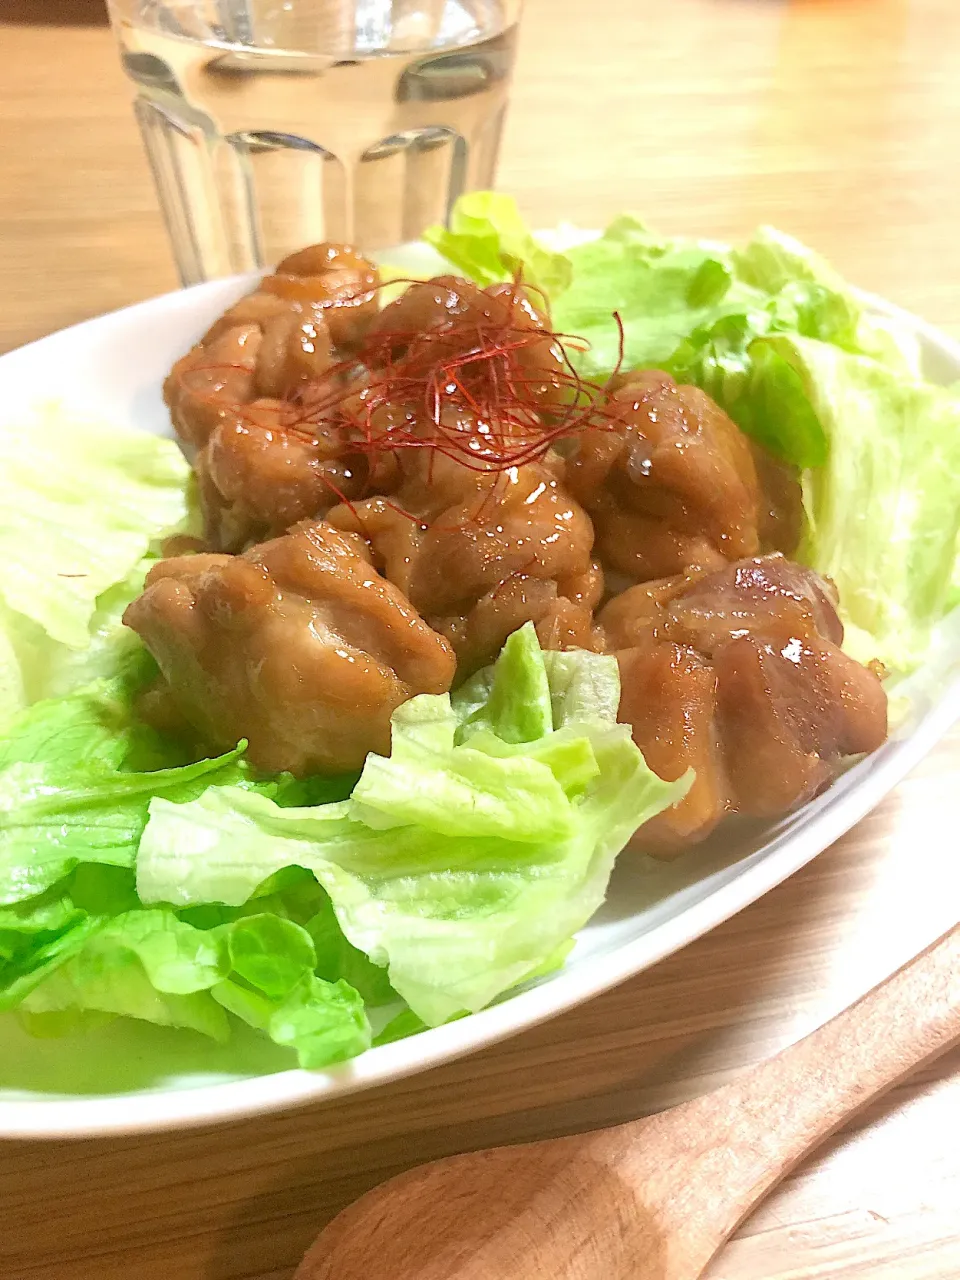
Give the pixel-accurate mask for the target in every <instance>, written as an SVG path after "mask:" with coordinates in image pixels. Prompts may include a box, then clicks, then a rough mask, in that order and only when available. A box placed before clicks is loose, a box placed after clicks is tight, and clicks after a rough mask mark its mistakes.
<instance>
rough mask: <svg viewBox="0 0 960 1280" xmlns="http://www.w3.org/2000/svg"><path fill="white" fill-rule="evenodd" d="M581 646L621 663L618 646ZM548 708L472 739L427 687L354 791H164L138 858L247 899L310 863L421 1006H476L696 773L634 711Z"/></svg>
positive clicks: (574, 920)
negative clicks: (307, 800) (541, 720)
mask: <svg viewBox="0 0 960 1280" xmlns="http://www.w3.org/2000/svg"><path fill="white" fill-rule="evenodd" d="M531 637H532V641H531ZM531 643H535V635H533V632H532V629H531V630H530V631H529V632H528V633H527V636H526V638H525V639H524V641H523V644H524V645H525V646H530V645H531ZM515 656H516V655H515V654H512V655H510V656H509V657H507V656H505V657H504V658H503V659H502V660H503V661H504V662H505V663H506V662H512V661H513V660H514V659H515ZM578 656H579V661H580V662H581V663H583V664H586V665H591V664H594V663H597V662H600V663H602V665H603V670H604V673H605V674H604V679H608V678H609V674H610V665H609V660H607V659H604V658H598V657H597V655H594V654H585V653H584V654H580V655H578ZM570 661H571V662H572V659H571V660H570ZM541 662H543V658H542V655H541ZM568 665H569V664H568ZM544 667H545V668H546V664H544ZM493 683H494V684H495V683H496V675H495V674H494V677H493ZM564 683H565V687H566V688H568V689H569V687H570V686H571V685H572V684H573V683H574V681H573V680H572V678H571V676H570V672H569V670H567V671H566V672H565V675H564ZM580 683H581V684H583V685H585V686H589V684H590V683H591V681H589V680H586V681H581V682H580ZM593 683H594V684H596V683H597V682H596V681H594V682H593ZM548 692H549V677H548ZM550 705H551V699H550V698H549V697H548V700H547V714H548V715H549V714H550ZM411 706H412V707H413V712H411V711H410V710H409V709H410V708H411ZM444 707H445V711H443V708H444ZM442 711H443V713H442V714H441V712H442ZM547 723H548V724H549V732H548V733H547V734H546V735H545V736H544V737H542V738H538V739H536V740H534V741H533V742H532V743H529V744H526V745H525V744H522V743H510V742H506V741H504V740H503V739H500V738H498V737H497V736H496V734H494V733H493V732H492V731H491V730H490V729H489V728H485V729H483V730H478V731H477V733H476V734H475V735H474V736H473V737H471V738H470V739H469V740H468V742H467V743H466V744H464V745H460V746H458V745H455V741H454V740H455V734H456V731H457V728H458V718H457V716H456V714H455V713H454V711H453V710H452V708H451V707H450V704H449V700H448V699H446V698H428V699H426V700H424V699H423V698H418V699H414V700H413V702H412V704H407V711H406V713H405V714H400V715H399V716H397V717H396V718H395V720H394V724H393V744H394V745H393V751H392V754H391V757H390V759H389V760H388V761H386V762H384V761H383V760H382V759H380V758H378V757H371V758H370V759H368V761H367V765H366V766H365V768H364V772H363V775H361V780H360V783H359V784H358V787H357V790H356V792H355V794H354V798H352V799H351V800H349V801H346V802H341V803H334V804H327V805H321V806H318V807H316V808H300V809H291V808H281V807H279V806H278V805H277V804H275V803H274V802H273V801H272V800H270V799H269V798H268V797H266V796H263V795H258V794H256V793H254V792H251V791H249V790H241V789H238V788H236V787H220V786H212V787H209V788H208V789H207V790H206V791H204V793H203V794H202V795H201V796H199V797H198V798H197V799H196V800H194V801H193V802H191V803H188V804H174V803H170V802H168V801H167V800H165V799H163V798H160V797H158V798H156V799H154V800H153V801H152V802H151V806H150V820H149V822H148V824H147V828H146V830H145V832H144V834H143V838H142V840H141V843H140V850H139V854H138V857H137V883H138V889H139V893H140V896H141V898H142V899H143V901H144V902H148V903H149V902H158V901H167V902H170V903H172V904H174V905H175V906H188V905H190V904H199V903H206V902H222V903H226V904H233V905H237V904H240V903H244V902H246V901H247V900H248V899H250V898H251V895H253V894H254V893H255V892H256V891H257V889H258V886H260V885H262V884H263V882H265V881H267V880H268V878H269V877H271V876H273V875H275V874H276V873H277V872H278V871H280V870H281V869H282V868H285V867H290V866H293V867H301V868H306V869H307V870H309V871H311V872H313V874H314V875H315V876H316V878H317V880H318V881H319V883H320V884H321V885H322V886H323V888H324V889H325V890H326V891H327V893H328V894H329V897H330V901H331V903H332V908H333V911H334V912H335V913H336V918H337V920H338V922H339V924H340V927H341V929H342V931H343V934H344V935H345V937H346V938H347V940H348V941H349V943H350V945H351V946H352V947H354V948H356V949H357V950H358V951H360V952H362V953H364V954H365V955H366V956H367V957H368V958H369V959H370V961H372V962H373V963H374V964H375V965H378V966H383V967H386V969H387V970H388V975H389V981H390V984H391V985H392V987H393V989H394V990H395V991H396V992H398V993H399V995H400V996H401V997H403V999H405V1000H406V1001H407V1003H408V1004H409V1006H410V1008H411V1009H412V1010H413V1011H414V1013H415V1014H417V1016H419V1017H420V1018H422V1019H423V1020H424V1021H425V1022H427V1023H429V1024H431V1025H434V1024H436V1023H438V1022H442V1021H444V1020H446V1019H447V1018H449V1017H451V1016H453V1015H454V1014H456V1013H459V1012H461V1011H462V1010H474V1009H479V1008H481V1007H483V1006H484V1005H485V1004H487V1003H489V1002H490V1001H491V1000H493V999H495V998H496V997H497V996H498V995H500V994H501V993H502V992H504V991H506V990H509V989H510V988H511V987H513V986H515V985H516V984H517V983H518V982H521V981H523V980H524V979H525V978H527V977H529V976H530V975H531V974H533V973H534V972H536V971H537V970H539V969H540V967H541V966H542V965H543V964H544V963H545V962H547V961H548V960H549V959H550V957H552V956H553V955H555V954H556V952H557V949H558V948H559V947H561V946H562V945H563V944H565V943H567V942H568V940H569V939H570V938H571V937H572V935H573V934H574V933H575V932H576V930H577V929H579V928H580V927H581V926H582V925H583V924H584V923H585V922H586V921H587V920H588V919H589V918H590V916H591V915H592V914H593V912H594V911H595V910H596V909H597V907H598V906H599V905H600V903H601V901H602V900H603V897H604V894H605V892H606V887H607V882H608V879H609V875H610V871H611V868H612V865H613V860H614V858H615V856H616V854H617V853H618V852H619V850H620V849H621V848H622V847H623V845H624V844H625V843H626V841H627V840H628V839H629V838H630V836H631V835H632V834H633V832H634V831H635V830H636V828H637V827H638V826H640V825H641V824H642V823H643V822H644V821H646V820H647V819H648V818H650V817H652V816H653V815H654V814H655V813H658V812H660V811H661V810H662V809H663V808H665V807H666V806H667V805H669V804H672V803H674V802H675V801H676V800H677V799H679V798H680V797H681V796H682V795H683V794H684V792H685V790H686V787H687V785H688V780H687V779H683V780H681V781H680V782H679V783H672V784H671V783H665V782H662V781H661V780H660V779H659V778H657V777H656V776H655V775H654V774H653V773H652V772H651V771H650V770H649V769H648V768H647V766H646V765H645V763H644V761H643V757H642V756H641V754H640V752H639V751H638V750H637V748H636V746H635V745H634V744H633V742H632V740H631V738H630V733H629V729H628V728H627V727H626V726H623V725H617V724H614V723H612V722H611V721H610V720H609V719H608V720H606V721H602V720H600V719H593V720H591V721H588V722H584V723H583V724H581V725H576V724H567V725H565V726H564V727H563V728H562V729H560V730H558V731H554V730H553V728H552V717H551V719H550V720H549V722H547ZM556 739H559V742H556V741H554V740H556ZM541 754H542V758H538V756H541ZM478 759H483V760H484V763H483V765H482V766H481V765H478V764H477V760H478ZM428 760H429V761H430V767H428V766H427V761H428ZM551 765H552V766H553V767H551ZM534 766H535V767H534ZM394 768H395V769H396V773H393V772H391V770H393V769H394ZM554 769H556V770H557V772H554ZM511 772H512V773H513V775H514V776H515V778H516V786H515V788H513V790H512V791H511V789H510V788H509V787H508V786H507V785H506V782H507V779H508V778H509V776H510V774H511ZM558 775H559V776H558ZM548 777H549V778H550V779H551V782H552V783H553V784H554V785H553V786H552V787H551V786H550V784H549V783H547V782H546V778H548ZM531 779H535V787H534V789H533V790H531ZM574 779H576V785H574ZM564 782H566V783H567V786H566V787H565V786H564ZM403 783H405V784H406V785H405V786H404V785H401V784H403ZM548 789H549V794H550V795H551V804H550V806H548V805H547V804H546V803H545V802H544V800H545V797H546V795H547V793H548ZM411 792H413V793H416V792H421V793H423V794H413V795H412V796H411ZM511 796H512V801H511ZM511 803H512V804H513V806H514V809H515V812H514V816H513V824H514V825H513V828H512V834H508V830H507V823H506V818H507V813H508V810H509V808H510V805H511ZM501 814H502V815H503V816H502V818H501V816H500V815H501ZM491 815H494V816H493V817H491ZM371 818H372V819H373V823H371V821H369V819H371ZM385 819H386V820H387V821H389V822H391V823H393V824H395V825H391V826H389V827H386V826H385V824H384V820H385ZM537 823H539V832H540V834H539V836H538V835H537ZM374 824H375V825H374ZM558 832H563V833H564V834H562V835H561V834H558Z"/></svg>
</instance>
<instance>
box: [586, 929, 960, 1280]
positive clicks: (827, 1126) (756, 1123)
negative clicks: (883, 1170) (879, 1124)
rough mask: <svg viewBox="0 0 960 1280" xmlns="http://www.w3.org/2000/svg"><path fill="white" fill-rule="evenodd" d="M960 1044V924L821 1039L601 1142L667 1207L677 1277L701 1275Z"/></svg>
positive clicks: (642, 1190)
mask: <svg viewBox="0 0 960 1280" xmlns="http://www.w3.org/2000/svg"><path fill="white" fill-rule="evenodd" d="M958 1040H960V926H958V927H956V928H954V929H953V930H951V932H950V933H948V934H946V935H945V936H944V937H943V938H941V939H940V940H939V941H938V942H936V943H934V944H933V945H932V946H931V947H929V948H928V949H927V950H926V951H924V952H922V953H921V954H920V955H919V956H917V958H916V959H914V960H912V961H911V962H910V963H909V964H907V965H906V966H904V968H902V969H901V970H899V971H898V972H897V973H896V974H894V976H893V977H891V978H889V979H887V981H885V982H884V983H883V984H882V985H881V986H879V987H876V988H874V989H873V990H872V991H870V992H868V994H867V995H865V996H864V997H863V998H862V999H861V1000H858V1001H857V1003H856V1004H854V1005H851V1006H850V1008H848V1009H846V1010H844V1012H843V1013H840V1014H838V1015H837V1016H836V1017H835V1018H833V1019H832V1020H831V1021H830V1022H828V1023H826V1024H825V1025H824V1026H822V1027H820V1028H819V1030H817V1031H814V1032H813V1033H812V1034H811V1035H809V1036H807V1037H806V1038H805V1039H804V1040H801V1041H800V1042H799V1043H797V1044H795V1045H793V1046H791V1047H790V1048H788V1049H785V1050H784V1051H783V1052H782V1053H779V1054H778V1055H777V1056H776V1057H773V1058H770V1059H768V1060H767V1061H765V1062H762V1063H761V1064H760V1065H759V1066H757V1067H755V1068H753V1069H752V1070H750V1071H747V1072H745V1073H744V1074H743V1075H742V1076H740V1077H738V1078H737V1079H736V1080H735V1081H733V1082H732V1083H731V1084H729V1085H727V1086H725V1087H724V1088H722V1089H718V1090H716V1091H715V1092H714V1093H711V1094H706V1095H704V1096H703V1097H700V1098H696V1099H694V1100H693V1101H692V1102H689V1103H685V1104H684V1105H683V1106H681V1107H677V1108H675V1109H674V1110H673V1111H672V1112H665V1113H663V1114H662V1115H661V1116H656V1117H652V1118H651V1119H648V1120H646V1121H638V1122H636V1124H626V1125H622V1126H620V1127H619V1128H618V1129H615V1130H611V1131H609V1132H608V1134H606V1135H602V1134H597V1135H596V1139H597V1140H598V1141H599V1142H601V1143H603V1142H604V1141H605V1140H606V1141H609V1142H613V1143H616V1144H622V1146H620V1150H619V1151H608V1158H609V1156H613V1157H614V1159H615V1160H616V1164H617V1166H618V1170H619V1172H620V1173H621V1175H622V1176H623V1175H626V1176H627V1177H629V1179H630V1181H631V1183H633V1185H634V1186H635V1188H636V1194H637V1197H638V1199H639V1200H641V1201H642V1202H643V1203H645V1204H646V1205H647V1206H648V1208H649V1207H650V1205H651V1202H653V1203H655V1204H657V1206H658V1210H659V1215H658V1216H659V1217H660V1224H661V1227H662V1228H664V1227H665V1228H667V1229H668V1234H669V1235H670V1236H671V1237H672V1238H673V1239H674V1240H675V1241H678V1242H680V1248H679V1251H678V1252H676V1253H675V1254H674V1257H673V1264H674V1265H672V1266H670V1267H669V1268H668V1269H667V1271H666V1272H665V1275H669V1276H671V1277H674V1276H675V1277H678V1278H682V1280H690V1278H691V1277H694V1276H697V1275H699V1274H700V1271H701V1269H702V1268H703V1267H704V1266H706V1264H707V1262H708V1261H709V1260H710V1258H711V1257H712V1256H713V1254H714V1253H715V1252H716V1250H717V1249H718V1248H719V1246H720V1245H721V1244H722V1243H723V1241H724V1240H726V1239H727V1237H728V1236H729V1235H730V1234H731V1233H732V1232H733V1231H734V1230H735V1229H736V1227H737V1225H738V1224H739V1223H740V1222H741V1221H742V1219H743V1218H744V1217H745V1216H746V1215H747V1214H748V1213H749V1212H750V1210H751V1209H752V1208H753V1207H754V1206H755V1205H756V1204H757V1203H758V1201H759V1200H761V1199H762V1198H763V1196H765V1195H766V1194H767V1192H768V1191H769V1190H770V1189H771V1188H772V1187H773V1186H774V1185H775V1184H776V1183H777V1182H779V1180H780V1179H781V1178H782V1177H784V1175H785V1174H787V1173H788V1172H789V1171H790V1170H791V1169H792V1168H793V1167H794V1166H795V1165H796V1164H798V1163H799V1161H800V1160H801V1159H802V1158H803V1156H804V1155H805V1154H806V1153H807V1152H808V1151H810V1150H811V1149H812V1148H813V1147H815V1146H816V1145H817V1144H818V1143H820V1142H822V1141H823V1140H824V1139H825V1138H826V1137H828V1136H829V1135H830V1134H831V1133H833V1132H834V1131H835V1130H836V1129H838V1128H839V1127H840V1126H841V1125H842V1124H844V1123H845V1122H846V1121H847V1120H849V1119H850V1118H851V1117H852V1116H854V1115H856V1113H857V1112H858V1111H860V1110H861V1109H862V1108H863V1107H865V1106H866V1105H867V1104H868V1103H870V1102H872V1101H873V1100H874V1099H875V1098H877V1097H879V1096H880V1095H881V1094H883V1093H885V1092H886V1091H887V1090H888V1089H891V1088H892V1087H893V1086H894V1085H896V1084H897V1083H898V1082H899V1081H901V1080H903V1079H904V1078H905V1077H906V1076H908V1075H909V1074H910V1073H911V1072H913V1071H915V1070H916V1069H917V1068H919V1067H921V1066H923V1065H924V1064H925V1063H927V1062H930V1061H931V1060H932V1059H933V1058H935V1057H937V1056H938V1055H939V1054H941V1053H943V1052H944V1051H945V1050H947V1049H949V1048H950V1047H951V1046H952V1045H953V1044H955V1043H956V1042H957V1041H958ZM659 1126H662V1131H661V1133H660V1135H659V1136H660V1137H661V1138H662V1139H664V1140H665V1141H664V1143H663V1144H662V1145H661V1144H658V1142H657V1140H656V1139H657V1137H658V1127H659ZM663 1145H666V1146H667V1147H668V1149H669V1154H670V1156H671V1157H672V1159H670V1161H669V1166H670V1167H669V1168H665V1167H664V1166H663V1164H662V1163H661V1166H660V1169H659V1170H658V1169H652V1168H651V1167H650V1161H649V1159H648V1158H647V1155H646V1153H647V1152H649V1151H651V1150H658V1151H659V1155H660V1158H661V1160H662V1157H663V1154H664V1152H663ZM681 1168H682V1169H683V1171H684V1176H683V1177H682V1178H681V1177H680V1169H681ZM657 1183H659V1188H657V1187H656V1185H655V1184H657ZM652 1184H654V1185H652ZM678 1189H679V1190H678Z"/></svg>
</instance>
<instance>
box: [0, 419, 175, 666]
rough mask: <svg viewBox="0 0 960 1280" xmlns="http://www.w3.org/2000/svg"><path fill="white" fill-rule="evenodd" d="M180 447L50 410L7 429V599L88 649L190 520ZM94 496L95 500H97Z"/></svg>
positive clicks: (2, 499) (1, 485) (1, 585)
mask: <svg viewBox="0 0 960 1280" xmlns="http://www.w3.org/2000/svg"><path fill="white" fill-rule="evenodd" d="M189 475H190V468H189V465H188V463H187V462H186V460H185V459H184V457H183V455H182V454H181V452H180V450H179V449H178V447H177V446H176V444H175V443H174V442H173V441H171V440H163V439H160V438H159V437H157V436H153V435H148V434H146V433H142V432H136V431H127V430H123V429H119V428H115V427H109V426H106V425H103V424H100V423H96V422H80V421H74V420H71V419H70V418H69V417H68V416H67V415H66V414H64V413H63V412H53V411H51V412H49V413H47V414H46V415H45V416H43V417H42V418H39V419H38V420H35V421H22V422H16V423H11V422H8V423H7V424H6V425H5V426H4V428H3V429H2V430H0V557H2V560H3V564H4V574H3V580H2V582H0V600H2V601H3V603H4V604H5V605H6V607H7V608H8V609H11V610H13V611H14V612H15V613H19V614H22V615H23V616H24V617H27V618H30V619H32V620H33V621H34V622H36V623H37V624H39V625H40V626H41V627H42V628H43V630H44V631H45V632H46V633H47V634H48V635H49V636H50V637H52V638H53V639H54V640H58V641H60V643H62V644H65V645H67V646H69V647H71V648H74V649H84V648H86V647H87V645H88V644H89V640H90V623H91V621H92V619H93V616H94V613H95V611H96V607H97V600H98V597H100V596H101V595H102V594H103V593H104V592H105V591H107V590H108V589H109V588H110V587H113V586H115V585H116V584H117V583H119V582H122V581H123V580H124V579H125V578H127V576H128V575H129V574H130V573H131V572H132V571H133V570H134V568H135V566H136V565H137V564H138V563H139V562H140V561H141V560H142V559H143V558H144V556H145V555H146V554H147V551H148V550H149V548H150V546H151V544H152V543H154V542H155V541H156V540H157V539H158V538H162V537H164V536H165V535H166V534H168V533H172V532H174V531H175V530H176V529H178V528H180V527H181V526H182V525H183V523H184V521H185V520H186V518H187V514H188V510H187V485H188V480H189ZM91 495H96V498H95V500H91Z"/></svg>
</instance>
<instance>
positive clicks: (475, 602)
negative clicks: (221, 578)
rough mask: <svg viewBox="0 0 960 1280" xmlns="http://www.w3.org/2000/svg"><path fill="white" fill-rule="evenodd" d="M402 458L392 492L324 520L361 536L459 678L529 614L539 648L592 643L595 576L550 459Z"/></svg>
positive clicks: (589, 533) (578, 512)
mask: <svg viewBox="0 0 960 1280" xmlns="http://www.w3.org/2000/svg"><path fill="white" fill-rule="evenodd" d="M402 465H403V471H404V479H403V482H402V484H401V485H400V487H399V489H398V490H397V492H396V493H395V494H394V495H393V497H392V498H389V499H387V498H382V497H380V498H370V499H368V500H367V501H366V502H360V503H356V504H352V505H351V506H341V507H337V508H335V509H334V510H333V511H331V512H330V514H329V520H330V522H331V523H332V524H334V525H336V526H337V527H338V528H341V529H348V530H351V531H353V532H355V533H358V534H360V535H361V536H363V537H364V538H366V539H367V541H368V542H369V544H370V546H371V548H372V549H373V555H374V563H375V564H376V565H377V567H378V568H380V569H381V572H382V573H383V574H384V576H385V577H386V578H387V579H388V580H389V581H390V582H392V583H393V584H394V585H395V586H397V587H399V588H400V590H401V591H403V593H404V594H405V595H406V596H407V598H408V599H409V600H410V602H411V603H412V604H413V606H414V608H416V609H417V610H418V612H420V613H421V614H422V615H423V617H424V618H426V619H427V621H428V622H429V623H430V625H431V626H432V627H434V628H435V629H436V630H437V631H439V632H441V634H443V635H445V636H446V637H447V639H448V640H449V641H450V643H451V645H452V646H453V649H454V651H455V652H456V654H457V660H458V666H459V670H460V674H461V675H468V674H470V672H472V671H474V670H476V669H477V668H478V667H480V666H483V665H484V664H485V663H488V662H491V661H492V660H493V658H495V657H496V655H497V654H498V653H499V652H500V649H501V648H502V647H503V643H504V641H505V640H506V638H507V636H509V635H510V634H511V632H513V631H515V630H516V629H517V628H518V627H520V626H522V625H523V624H524V623H525V622H528V621H532V622H534V623H535V624H536V627H537V634H538V635H539V637H540V643H541V644H542V645H543V646H544V647H545V648H548V649H561V648H569V647H577V648H587V649H592V648H595V647H596V638H595V635H594V628H593V610H594V608H595V607H596V605H597V604H598V603H599V601H600V598H601V595H602V594H603V574H602V572H601V570H600V568H599V566H598V565H597V564H596V563H595V562H594V561H593V560H592V559H591V548H592V544H593V528H592V526H591V524H590V521H589V519H588V518H587V516H586V514H585V513H584V511H583V510H582V508H581V507H580V506H579V505H578V503H576V502H574V501H573V499H572V498H570V497H569V496H568V495H567V494H566V493H565V492H564V489H563V487H562V485H561V483H560V481H559V479H558V475H559V474H562V466H561V464H560V463H559V460H558V459H549V460H546V461H545V462H543V463H529V464H527V465H525V466H522V467H512V468H510V469H508V470H507V471H503V472H485V471H474V470H470V469H468V468H467V467H465V466H463V464H462V463H460V462H458V461H456V460H454V459H450V458H447V457H444V456H443V455H438V454H435V453H425V452H421V453H416V452H413V451H411V452H410V453H409V454H408V455H407V456H406V457H405V458H404V460H403V464H402Z"/></svg>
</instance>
